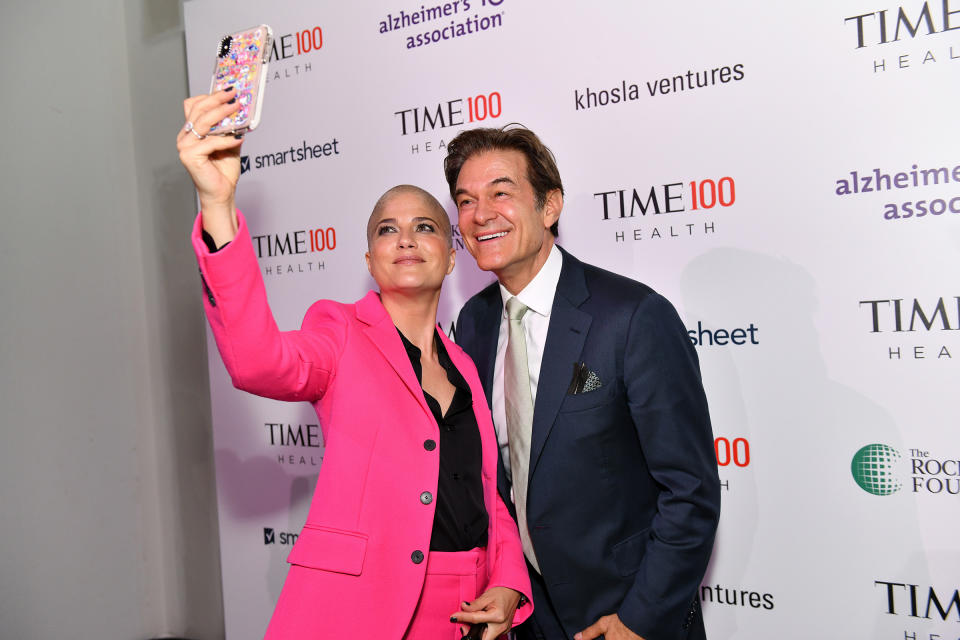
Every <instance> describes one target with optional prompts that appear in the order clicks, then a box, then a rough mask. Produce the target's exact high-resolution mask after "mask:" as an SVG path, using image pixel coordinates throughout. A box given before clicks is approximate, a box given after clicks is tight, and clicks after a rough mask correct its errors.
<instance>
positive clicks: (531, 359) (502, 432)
mask: <svg viewBox="0 0 960 640" xmlns="http://www.w3.org/2000/svg"><path fill="white" fill-rule="evenodd" d="M562 267H563V256H562V255H561V254H560V250H559V249H557V247H556V245H554V246H553V248H552V249H551V250H550V255H549V256H547V261H546V262H545V263H543V266H542V267H540V271H538V272H537V275H535V276H534V277H533V280H531V281H530V283H529V284H527V286H526V287H524V288H523V290H522V291H521V292H520V293H518V294H517V296H516V297H517V298H518V299H519V300H520V302H522V303H523V304H524V305H526V306H527V307H528V308H529V309H530V311H528V312H527V313H526V314H524V316H523V319H522V320H521V321H520V323H521V324H522V325H523V331H524V335H525V337H526V340H527V367H528V369H529V371H530V396H531V397H532V398H533V403H534V406H536V403H537V382H538V381H539V380H540V363H541V362H542V361H543V347H544V345H545V344H546V342H547V329H549V328H550V311H551V310H552V309H553V297H554V295H555V294H556V293H557V283H558V282H560V269H561V268H562ZM500 296H501V298H502V299H503V312H502V314H501V316H500V335H499V337H498V338H497V360H496V364H495V365H494V370H493V424H494V426H495V427H496V430H497V442H498V443H499V445H500V457H501V458H502V459H503V464H504V466H505V467H506V468H507V474H508V475H509V473H510V441H509V438H508V437H507V412H506V407H505V404H504V397H503V359H504V357H505V356H506V353H507V334H508V331H509V322H510V321H509V319H508V318H507V300H509V299H510V298H512V297H513V294H511V293H510V292H509V291H507V289H506V288H505V287H504V286H503V285H502V284H501V285H500ZM511 497H512V495H511Z"/></svg>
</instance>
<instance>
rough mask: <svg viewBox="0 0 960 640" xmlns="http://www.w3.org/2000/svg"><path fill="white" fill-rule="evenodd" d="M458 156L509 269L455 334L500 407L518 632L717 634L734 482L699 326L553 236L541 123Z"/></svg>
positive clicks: (459, 194)
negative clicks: (707, 610)
mask: <svg viewBox="0 0 960 640" xmlns="http://www.w3.org/2000/svg"><path fill="white" fill-rule="evenodd" d="M447 153H448V155H447V157H446V159H445V161H444V171H445V173H446V178H447V182H448V184H449V186H450V194H451V196H452V197H453V199H454V202H455V203H456V205H457V210H458V212H459V224H460V232H461V235H462V236H463V240H464V243H465V244H466V246H467V249H468V250H469V251H470V253H471V254H472V255H473V256H474V258H476V260H477V264H478V265H479V267H480V268H481V269H483V270H486V271H493V272H494V273H495V274H496V276H497V280H498V282H495V283H493V284H492V285H490V286H489V287H487V288H486V289H484V290H483V291H481V292H480V293H478V294H477V295H475V296H474V297H473V298H471V299H470V300H469V301H468V302H467V303H466V305H464V307H463V310H462V311H461V312H460V316H459V318H458V321H457V330H456V337H457V343H458V344H460V345H461V346H462V347H463V348H464V349H465V350H466V352H467V353H468V354H470V356H471V357H472V358H473V359H474V361H475V362H476V364H477V369H478V370H479V373H480V378H481V380H482V381H483V383H484V386H485V390H486V392H487V397H488V399H489V401H490V403H491V409H492V410H493V417H494V423H495V425H496V428H497V436H498V440H499V443H500V448H501V456H500V465H499V469H498V482H497V484H498V487H499V490H500V492H501V494H502V495H503V498H504V502H505V503H506V504H507V505H508V506H510V508H511V509H513V512H512V513H513V515H514V516H515V517H517V518H518V523H519V525H520V531H521V539H522V540H523V543H524V553H525V555H526V557H527V563H528V565H529V567H528V568H529V570H530V574H531V578H532V581H533V596H534V605H535V608H534V614H533V618H531V620H530V621H528V622H527V623H525V624H524V625H523V626H522V627H520V628H519V629H518V633H517V637H518V638H520V639H522V640H525V639H533V638H546V639H549V640H553V639H555V638H556V639H560V638H566V639H569V638H571V637H572V638H575V639H576V640H581V639H582V640H590V639H591V638H598V637H601V636H603V637H604V638H606V640H621V639H635V638H638V637H639V638H644V639H646V640H667V639H670V640H673V639H681V638H683V639H702V638H705V637H706V634H705V631H704V627H703V618H702V616H701V612H700V606H699V599H698V597H697V590H698V588H699V585H700V581H701V580H702V578H703V575H704V571H705V570H706V567H707V563H708V562H709V559H710V553H711V550H712V548H713V540H714V534H715V532H716V527H717V521H718V518H719V514H720V486H719V478H718V476H717V464H716V454H715V452H714V445H713V434H712V431H711V427H710V417H709V414H708V411H707V401H706V397H705V395H704V392H703V386H702V384H701V380H700V371H699V365H698V360H697V356H696V352H695V351H694V349H693V346H692V345H691V343H690V340H689V338H688V335H687V331H686V328H685V327H684V325H683V323H682V322H681V321H680V318H679V317H678V316H677V313H676V311H675V310H674V308H673V306H672V305H671V304H670V303H669V302H668V301H667V300H666V299H665V298H663V297H662V296H660V295H659V294H657V293H656V292H655V291H653V290H652V289H650V288H649V287H647V286H645V285H643V284H640V283H638V282H636V281H634V280H631V279H629V278H625V277H623V276H619V275H616V274H614V273H611V272H609V271H605V270H603V269H600V268H597V267H594V266H592V265H589V264H585V263H583V262H581V261H579V260H577V259H576V258H575V257H573V256H572V255H570V254H569V253H567V252H566V251H564V250H563V249H560V248H559V247H558V246H556V245H555V237H556V235H557V221H558V219H559V217H560V212H561V210H562V208H563V185H562V183H561V181H560V174H559V171H558V170H557V167H556V163H555V161H554V158H553V154H552V153H551V152H550V150H549V149H547V147H546V146H544V145H543V143H542V142H541V141H540V140H539V138H537V136H536V135H535V134H534V133H533V132H531V131H529V130H528V129H525V128H522V127H517V126H513V127H510V126H508V127H505V128H503V129H473V130H468V131H464V132H462V133H460V134H459V135H458V136H457V137H456V138H454V139H453V140H452V141H450V143H449V145H448V148H447ZM514 299H515V300H514ZM518 372H519V373H518ZM528 383H529V390H528ZM464 608H465V611H464V612H461V613H460V614H458V617H459V619H460V620H461V621H464V622H470V621H471V607H470V606H469V605H467V606H465V607H464Z"/></svg>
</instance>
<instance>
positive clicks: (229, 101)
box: [227, 96, 237, 104]
mask: <svg viewBox="0 0 960 640" xmlns="http://www.w3.org/2000/svg"><path fill="white" fill-rule="evenodd" d="M236 101H237V96H233V97H232V98H230V99H229V100H227V104H233V103H234V102H236Z"/></svg>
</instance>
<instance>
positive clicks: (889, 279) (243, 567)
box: [184, 0, 960, 640]
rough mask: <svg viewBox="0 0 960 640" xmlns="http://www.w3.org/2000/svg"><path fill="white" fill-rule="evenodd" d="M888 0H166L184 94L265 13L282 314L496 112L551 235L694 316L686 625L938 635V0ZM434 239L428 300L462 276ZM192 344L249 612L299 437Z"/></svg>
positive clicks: (279, 542) (951, 6)
mask: <svg viewBox="0 0 960 640" xmlns="http://www.w3.org/2000/svg"><path fill="white" fill-rule="evenodd" d="M901 2H902V4H901V5H897V4H894V3H891V2H887V3H885V2H884V0H856V1H847V2H841V3H826V2H824V3H803V4H795V3H794V4H790V5H784V4H782V3H771V2H761V1H759V0H751V1H746V0H744V1H742V2H684V3H633V2H599V3H598V2H592V3H584V2H573V1H562V2H560V1H558V2H550V3H547V2H529V1H527V2H521V1H519V0H460V1H459V2H453V1H451V2H447V3H440V2H437V3H421V2H405V1H403V0H391V1H385V0H384V1H377V2H365V3H351V4H347V3H334V2H314V3H301V4H292V3H291V4H282V5H276V6H273V7H271V8H269V9H265V8H264V5H263V3H261V2H253V1H251V0H233V1H232V2H229V3H226V2H213V1H209V2H208V1H203V2H201V1H198V0H195V1H192V2H188V3H187V4H186V5H185V7H186V14H185V16H186V20H187V48H188V60H189V75H190V86H191V90H192V92H194V93H197V92H202V91H205V90H206V89H207V88H208V86H209V75H210V72H211V70H212V66H213V55H214V49H215V46H216V44H217V42H218V41H219V38H220V37H221V36H222V35H224V34H226V33H228V32H230V31H232V30H236V29H239V28H243V27H248V26H251V25H255V24H258V23H261V22H266V23H268V24H270V25H272V27H273V29H274V31H275V34H276V36H277V40H276V46H275V48H274V51H273V53H272V58H271V67H270V71H269V74H270V75H269V85H268V93H267V96H266V103H265V110H264V115H263V123H262V126H261V128H260V129H259V130H257V131H256V132H254V133H252V134H251V135H249V136H248V139H247V140H246V142H245V143H244V146H243V152H242V153H243V174H242V176H241V179H240V186H239V203H240V206H241V208H242V209H243V210H244V212H245V213H246V214H247V216H248V220H249V221H250V228H251V231H252V234H253V235H254V236H255V245H256V247H257V249H258V251H259V258H260V265H261V267H262V270H263V277H264V279H265V280H266V283H267V289H268V294H269V297H270V301H271V304H272V306H273V310H274V313H275V315H276V318H277V321H278V323H279V325H280V326H281V327H282V328H295V327H297V326H299V323H300V321H301V319H302V317H303V314H304V312H305V310H306V309H307V307H308V306H309V305H310V303H312V302H313V301H314V300H316V299H317V298H333V299H335V300H341V301H353V300H355V299H357V298H359V297H361V296H362V295H363V294H364V293H365V291H366V290H368V289H369V288H371V286H372V281H371V280H370V278H369V276H368V274H367V271H366V268H365V265H364V259H363V254H364V251H365V248H366V247H365V237H364V223H365V220H366V217H367V215H368V213H369V211H370V209H371V208H372V205H373V203H374V201H375V200H376V198H377V196H378V195H379V194H380V193H381V192H383V191H384V190H385V189H386V188H388V187H390V186H392V185H394V184H397V183H413V184H418V185H421V186H423V187H425V188H427V189H428V190H430V191H431V192H433V193H434V194H436V195H437V196H438V197H440V198H441V200H442V201H443V202H444V203H445V204H446V205H447V208H448V211H449V212H450V213H451V216H452V217H453V218H454V221H455V213H454V210H453V205H452V202H451V201H450V199H449V197H448V196H447V195H446V193H447V191H446V185H445V183H444V180H443V175H442V171H441V163H442V159H443V157H444V153H445V143H446V141H448V140H450V138H451V137H452V136H454V135H455V134H456V133H457V132H458V131H460V130H462V129H464V128H468V127H473V126H480V125H488V126H501V125H504V124H507V123H510V122H520V123H523V124H525V125H527V126H529V127H530V128H532V129H534V130H535V131H536V132H537V133H539V134H540V135H541V136H542V137H543V139H544V140H545V141H546V142H547V143H548V144H549V145H550V146H551V148H552V149H553V151H554V153H555V154H556V156H557V159H558V163H559V166H560V169H561V173H562V176H563V179H564V185H565V188H566V201H565V207H564V211H563V215H562V217H561V222H560V229H561V231H560V243H561V244H562V245H563V246H564V247H565V248H567V249H569V250H570V251H571V252H573V253H574V254H575V255H577V256H579V257H580V258H582V259H585V260H587V261H589V262H592V263H595V264H598V265H600V266H602V267H605V268H607V269H610V270H613V271H616V272H619V273H622V274H625V275H627V276H630V277H632V278H635V279H637V280H640V281H642V282H645V283H647V284H649V285H650V286H652V287H654V288H655V289H657V290H658V291H660V292H662V293H663V294H664V295H666V296H667V297H668V298H669V299H670V300H672V301H673V303H674V304H675V305H676V306H677V309H678V310H679V312H680V315H681V317H682V318H683V319H684V321H685V323H686V325H687V327H688V328H689V331H690V339H691V340H692V341H693V342H694V344H695V345H696V346H697V350H698V353H699V356H700V362H701V368H702V371H703V378H704V384H705V386H706V389H707V394H708V397H709V400H710V407H711V414H712V418H713V426H714V432H715V436H716V449H717V458H718V463H719V465H720V473H721V480H722V482H723V514H722V519H721V524H720V530H719V533H718V538H717V544H716V548H715V551H714V554H713V560H712V563H711V565H710V568H709V571H708V572H707V576H706V577H705V579H704V582H703V586H702V587H701V592H700V597H701V600H702V602H703V610H704V615H705V617H706V622H707V627H708V630H709V634H710V636H711V637H712V638H715V639H716V638H719V639H724V638H767V637H780V638H808V637H820V638H871V639H873V638H878V639H884V640H901V639H902V638H914V637H916V638H924V639H928V638H938V637H939V638H950V639H954V638H958V637H960V596H958V593H957V587H958V585H960V543H958V536H957V530H958V524H960V518H958V513H960V511H958V506H960V495H958V494H960V476H958V473H960V470H958V463H957V460H958V458H960V435H958V431H957V425H958V417H960V409H958V405H957V403H956V401H955V399H954V396H953V394H954V393H956V385H957V382H958V380H960V378H958V376H957V361H958V359H960V286H958V279H957V274H956V268H957V265H958V264H960V152H958V149H960V147H958V142H960V139H958V138H960V123H958V117H957V105H958V102H960V82H958V79H960V75H958V72H960V1H957V0H943V1H942V2H940V1H938V2H933V1H931V2H919V1H917V0H901ZM186 233H187V229H184V236H186ZM455 234H456V231H455ZM184 242H186V238H184ZM457 246H458V248H460V249H461V250H460V251H459V253H458V263H457V268H456V270H455V274H454V276H453V277H452V279H451V280H450V281H448V283H447V285H446V287H445V291H444V298H443V302H442V304H441V320H442V324H443V327H444V328H446V329H449V328H450V327H451V325H452V320H453V319H454V318H455V317H456V312H457V310H458V309H459V307H460V305H462V303H463V302H464V301H465V300H466V299H467V298H468V297H469V296H470V295H472V294H473V293H474V292H476V291H477V290H479V288H480V287H481V286H482V285H483V284H485V283H487V282H489V281H490V280H491V276H490V275H489V274H485V273H482V272H479V271H478V270H477V269H476V266H475V264H474V263H473V261H472V259H471V258H470V256H469V254H468V253H467V252H466V251H465V250H462V249H463V246H462V243H461V242H460V240H459V239H457ZM197 287H198V288H197V291H198V295H199V291H200V284H199V281H198V283H197ZM210 345H211V349H210V377H211V385H212V397H213V411H214V436H215V448H216V473H217V486H218V492H219V515H220V532H221V536H222V539H221V549H222V566H223V588H224V607H225V614H226V628H227V634H228V637H229V638H231V640H233V639H241V638H257V637H260V636H261V635H262V632H263V630H264V628H265V625H266V623H267V620H268V618H269V615H270V612H271V609H272V606H273V603H274V602H275V600H276V598H277V595H278V593H279V590H280V588H281V585H282V582H283V579H284V576H285V574H286V571H287V565H286V564H285V556H286V554H287V553H288V552H289V549H290V545H291V544H292V542H293V540H295V538H296V536H297V532H298V531H299V528H300V526H301V525H302V523H303V520H304V518H305V515H306V509H307V506H308V504H309V497H310V495H311V491H312V488H313V486H314V485H315V482H316V476H317V473H318V472H319V470H320V468H321V465H322V461H323V442H322V438H321V435H320V430H319V426H318V425H317V419H316V416H315V415H314V414H313V413H312V411H311V409H310V407H309V406H308V405H306V404H284V403H281V402H273V401H269V400H265V399H262V398H258V397H254V396H251V395H246V394H244V393H241V392H238V391H236V390H234V389H233V388H232V387H231V384H230V381H229V378H228V376H227V375H226V373H225V370H224V368H223V365H222V363H221V361H220V358H219V356H218V355H217V352H216V348H215V347H214V346H213V342H212V341H211V342H210ZM373 609H375V607H373V606H371V610H373Z"/></svg>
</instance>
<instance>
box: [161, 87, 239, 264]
mask: <svg viewBox="0 0 960 640" xmlns="http://www.w3.org/2000/svg"><path fill="white" fill-rule="evenodd" d="M233 94H234V91H232V90H229V91H216V92H214V93H212V94H203V95H199V96H193V97H190V98H187V99H186V100H184V102H183V113H184V117H185V119H186V122H185V124H184V126H183V128H182V129H181V130H180V133H179V134H177V150H178V151H179V152H180V162H181V163H183V166H184V167H186V169H187V172H188V173H189V174H190V177H191V178H192V179H193V184H194V186H195V187H196V188H197V195H198V196H199V198H200V209H201V212H202V214H203V228H204V229H205V230H206V232H207V233H209V234H210V235H211V237H213V240H214V242H215V243H216V245H217V246H218V247H219V246H222V245H224V244H226V243H227V242H230V241H231V240H233V239H234V237H236V235H237V230H238V228H239V223H238V221H237V215H236V206H235V203H234V194H235V193H236V189H237V180H238V179H239V178H240V146H241V144H242V143H243V141H242V139H241V138H240V137H234V136H232V135H228V136H224V135H207V134H208V133H209V131H210V127H212V126H213V125H214V124H216V123H218V122H221V121H222V120H223V119H224V118H226V117H228V116H229V115H231V114H233V113H235V112H236V111H237V109H239V107H240V105H239V104H238V103H237V101H236V99H235V96H234V95H233Z"/></svg>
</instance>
